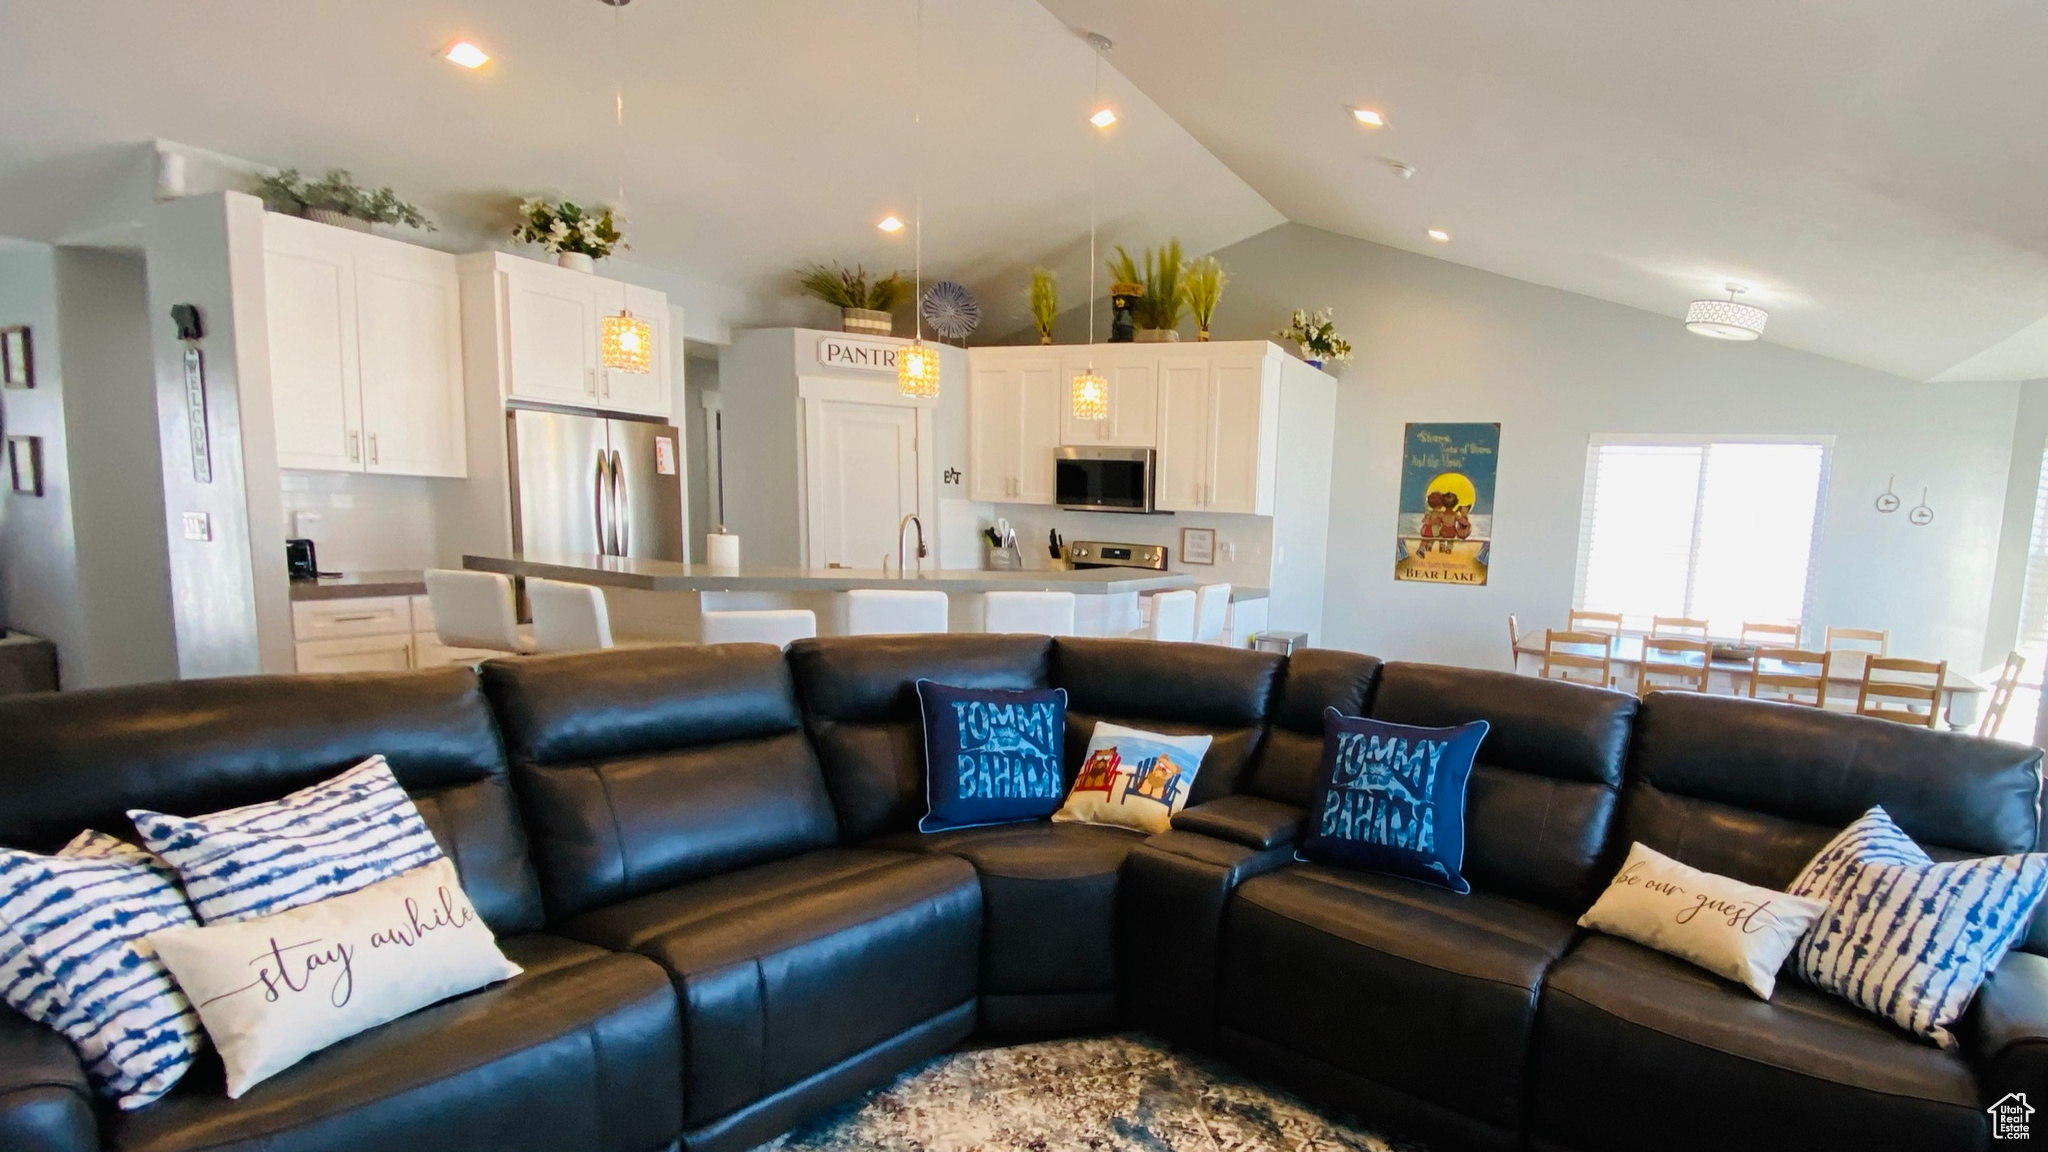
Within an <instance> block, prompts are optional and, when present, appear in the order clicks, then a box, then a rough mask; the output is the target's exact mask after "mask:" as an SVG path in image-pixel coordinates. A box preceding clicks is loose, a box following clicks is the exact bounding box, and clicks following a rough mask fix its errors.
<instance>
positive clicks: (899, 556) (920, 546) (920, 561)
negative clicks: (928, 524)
mask: <svg viewBox="0 0 2048 1152" xmlns="http://www.w3.org/2000/svg"><path fill="white" fill-rule="evenodd" d="M911 525H916V526H917V570H918V572H919V573H922V572H923V571H924V558H925V555H926V553H925V547H924V521H922V520H919V519H918V518H917V513H915V512H912V513H911V514H910V515H908V516H905V517H904V518H903V520H902V521H901V522H900V523H898V524H897V525H896V575H898V576H901V575H903V530H904V529H905V528H908V527H910V526H911Z"/></svg>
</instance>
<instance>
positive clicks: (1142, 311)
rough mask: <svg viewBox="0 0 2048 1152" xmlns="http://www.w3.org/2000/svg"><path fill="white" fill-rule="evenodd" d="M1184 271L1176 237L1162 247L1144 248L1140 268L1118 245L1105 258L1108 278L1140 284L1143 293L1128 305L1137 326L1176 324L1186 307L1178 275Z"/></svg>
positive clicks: (1170, 325) (1167, 328) (1168, 326)
mask: <svg viewBox="0 0 2048 1152" xmlns="http://www.w3.org/2000/svg"><path fill="white" fill-rule="evenodd" d="M1186 270H1187V261H1186V260H1184V259H1183V258H1182V257H1181V247H1180V241H1179V240H1168V241H1167V242H1166V245H1165V246H1164V247H1162V248H1147V249H1145V263H1144V264H1143V266H1142V267H1141V266H1140V265H1139V263H1138V261H1137V260H1135V259H1133V258H1132V256H1131V254H1130V253H1129V252H1126V251H1124V246H1123V245H1121V244H1119V245H1117V246H1116V255H1115V256H1113V257H1111V258H1110V261H1109V274H1110V275H1111V276H1112V277H1114V278H1116V279H1118V280H1123V281H1128V282H1130V283H1133V284H1142V285H1144V288H1145V291H1144V293H1143V294H1141V295H1140V296H1139V297H1138V298H1137V299H1136V300H1135V301H1133V302H1132V304H1131V319H1133V320H1135V321H1137V324H1138V327H1140V328H1157V329H1161V330H1165V331H1171V330H1172V329H1175V328H1178V327H1180V316H1181V312H1182V311H1183V310H1185V309H1186V307H1187V297H1186V296H1185V295H1184V294H1183V293H1182V291H1181V274H1182V273H1183V272H1185V271H1186Z"/></svg>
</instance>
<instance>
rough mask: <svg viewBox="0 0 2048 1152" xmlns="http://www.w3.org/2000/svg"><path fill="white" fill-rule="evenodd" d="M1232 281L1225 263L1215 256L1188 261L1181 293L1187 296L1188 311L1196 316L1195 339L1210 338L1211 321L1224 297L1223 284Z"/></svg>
mask: <svg viewBox="0 0 2048 1152" xmlns="http://www.w3.org/2000/svg"><path fill="white" fill-rule="evenodd" d="M1228 283H1230V273H1228V272H1225V271H1224V270H1223V264H1222V262H1221V261H1219V260H1217V259H1216V258H1215V257H1214V256H1204V257H1202V258H1201V259H1200V260H1193V261H1190V262H1189V263H1188V267H1187V273H1186V279H1185V282H1184V283H1183V284H1182V285H1181V294H1182V295H1183V296H1186V297H1187V301H1188V311H1189V312H1191V313H1193V314H1194V317H1195V339H1196V340H1207V339H1208V338H1209V321H1210V320H1212V319H1214V318H1215V316H1216V303H1217V301H1219V300H1221V299H1223V286H1224V285H1225V284H1228Z"/></svg>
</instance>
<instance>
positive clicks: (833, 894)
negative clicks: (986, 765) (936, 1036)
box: [560, 848, 981, 1128]
mask: <svg viewBox="0 0 2048 1152" xmlns="http://www.w3.org/2000/svg"><path fill="white" fill-rule="evenodd" d="M560 930H561V931H562V932H563V933H564V934H565V935H569V936H574V937H576V938H578V939H582V940H587V941H589V942H591V943H593V944H597V945H600V946H602V947H605V948H612V949H617V950H619V951H630V952H638V953H640V954H642V955H644V956H647V957H649V958H651V959H653V960H654V961H655V962H656V963H657V964H660V965H661V966H662V968H664V969H665V970H667V972H668V974H669V978H670V980H671V981H673V982H674V984H675V988H676V992H677V995H678V998H679V1002H680V1011H681V1014H682V1035H683V1038H684V1053H683V1072H682V1084H683V1105H684V1117H685V1121H686V1125H687V1126H689V1127H692V1128H694V1127H697V1126H699V1125H702V1124H705V1123H708V1122H710V1121H714V1120H716V1119H718V1118H719V1117H721V1116H724V1115H726V1114H728V1113H730V1112H732V1111H734V1110H735V1109H739V1108H742V1107H744V1106H746V1105H748V1104H752V1103H754V1102H755V1101H758V1100H761V1099H763V1098H764V1097H767V1096H769V1095H771V1094H773V1093H775V1092H777V1091H778V1090H780V1089H783V1088H787V1087H789V1086H790V1085H792V1084H796V1083H798V1082H799V1081H801V1080H803V1079H805V1078H806V1077H809V1076H812V1075H814V1074H816V1073H818V1072H821V1071H823V1070H825V1069H827V1068H830V1067H832V1066H834V1065H836V1064H838V1063H840V1062H841V1061H844V1060H846V1059H848V1058H850V1057H853V1056H856V1055H858V1054H860V1053H861V1052H864V1051H866V1050H867V1049H869V1048H872V1047H873V1046H875V1045H877V1044H881V1043H883V1042H885V1041H887V1040H889V1039H890V1038H891V1037H894V1036H896V1035H897V1034H898V1033H900V1032H903V1031H905V1030H907V1029H910V1028H913V1027H915V1026H917V1025H919V1024H922V1023H924V1022H925V1021H927V1020H930V1019H932V1018H933V1017H936V1016H938V1015H940V1014H941V1013H944V1012H947V1011H949V1010H952V1009H955V1008H958V1007H959V1006H960V1005H962V1004H965V1003H969V1002H971V1001H972V1000H973V998H974V977H975V966H976V963H977V961H978V952H979V948H978V945H979V942H980V938H981V893H980V889H979V887H978V886H977V885H976V883H975V878H974V869H973V868H971V867H969V866H968V864H967V863H966V862H965V861H963V860H957V859H953V858H951V857H947V856H913V855H908V854H905V853H900V852H876V851H868V850H864V849H839V848H833V849H826V850H823V851H818V852H810V853H806V854H804V855H801V856H794V857H791V858H789V859H785V860H777V861H774V862H772V863H768V864H760V865H756V866H754V867H752V868H744V869H741V870H739V871H736V872H728V873H725V874H724V875H720V876H714V877H711V878H709V879H705V880H698V881H695V882H693V883H690V884H684V885H681V886H679V887H676V888H671V889H668V890H666V891H663V892H656V893H653V894H651V895H648V896H641V897H639V898H637V899H633V900H628V901H625V902H624V903H620V904H614V905H612V906H610V907H608V908H603V909H600V910H598V911H595V912H590V913H586V914H584V915H582V916H578V917H575V918H574V919H571V920H568V921H565V922H564V923H563V924H562V925H561V929H560Z"/></svg>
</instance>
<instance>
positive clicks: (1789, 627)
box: [1738, 620, 1799, 648]
mask: <svg viewBox="0 0 2048 1152" xmlns="http://www.w3.org/2000/svg"><path fill="white" fill-rule="evenodd" d="M1738 639H1739V640H1740V641H1741V643H1742V646H1743V647H1745V648H1797V647H1799V625H1797V624H1771V623H1764V622H1758V621H1751V620H1744V621H1743V622H1742V633H1741V635H1740V636H1739V637H1738Z"/></svg>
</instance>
